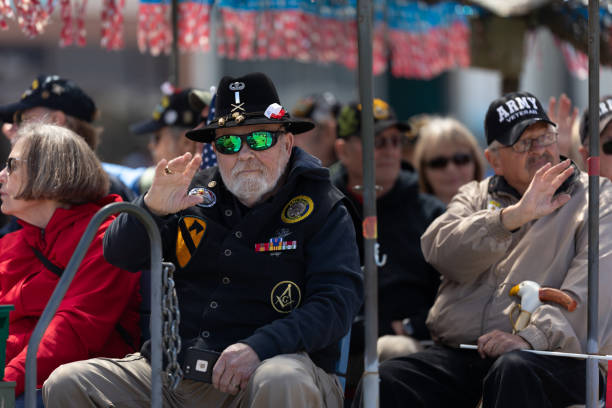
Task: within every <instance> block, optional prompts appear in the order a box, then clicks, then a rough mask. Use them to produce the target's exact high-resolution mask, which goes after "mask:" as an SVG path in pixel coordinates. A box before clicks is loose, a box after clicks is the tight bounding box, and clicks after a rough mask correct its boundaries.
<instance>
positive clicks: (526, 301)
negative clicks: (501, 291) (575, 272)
mask: <svg viewBox="0 0 612 408" xmlns="http://www.w3.org/2000/svg"><path fill="white" fill-rule="evenodd" d="M510 296H518V297H519V298H521V303H520V305H519V307H520V313H519V316H518V318H517V319H516V321H515V322H513V323H512V326H513V333H517V332H519V331H521V330H523V329H524V328H525V327H527V325H528V324H529V319H530V318H531V314H532V313H533V312H534V311H535V310H536V309H537V308H538V307H539V306H540V305H541V304H542V303H543V302H553V303H557V304H559V305H561V306H563V307H564V308H566V309H567V310H568V311H570V312H573V311H574V310H575V309H576V306H577V303H576V301H575V300H574V299H572V297H571V296H570V295H568V294H567V293H565V292H563V291H562V290H559V289H555V288H542V287H540V285H539V284H538V283H537V282H534V281H523V282H521V283H519V284H518V285H515V286H513V287H512V289H510Z"/></svg>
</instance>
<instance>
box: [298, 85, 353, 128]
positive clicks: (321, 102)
mask: <svg viewBox="0 0 612 408" xmlns="http://www.w3.org/2000/svg"><path fill="white" fill-rule="evenodd" d="M340 107H341V105H340V103H339V102H338V99H336V97H335V96H334V94H333V93H331V92H323V93H319V94H313V95H308V96H305V97H303V98H301V99H300V100H299V101H297V103H296V104H295V106H294V107H293V110H292V111H291V114H292V115H293V116H294V117H296V118H306V119H311V120H313V121H315V122H322V121H324V120H326V119H329V118H330V117H331V118H335V117H336V116H338V112H339V111H340Z"/></svg>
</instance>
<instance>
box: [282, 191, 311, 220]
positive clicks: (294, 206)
mask: <svg viewBox="0 0 612 408" xmlns="http://www.w3.org/2000/svg"><path fill="white" fill-rule="evenodd" d="M312 210H314V203H313V202H312V199H311V198H310V197H308V196H305V195H300V196H297V197H294V198H292V199H291V201H289V202H288V203H287V205H285V208H283V212H282V213H281V220H283V222H284V223H287V224H294V223H296V222H300V221H302V220H303V219H304V218H306V217H308V216H309V215H310V213H312Z"/></svg>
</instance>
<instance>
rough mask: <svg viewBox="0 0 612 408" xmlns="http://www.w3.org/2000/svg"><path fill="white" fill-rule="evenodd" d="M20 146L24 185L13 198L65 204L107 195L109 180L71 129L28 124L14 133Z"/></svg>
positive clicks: (95, 158)
mask: <svg viewBox="0 0 612 408" xmlns="http://www.w3.org/2000/svg"><path fill="white" fill-rule="evenodd" d="M17 138H18V142H19V143H23V155H22V157H21V159H22V160H24V161H25V166H24V169H27V171H26V175H25V176H26V177H25V182H24V184H23V187H22V189H21V191H20V192H19V194H18V195H17V196H16V198H19V199H22V200H44V199H46V200H55V201H59V202H61V203H65V204H82V203H86V202H91V201H97V200H99V199H101V198H102V197H104V196H105V195H106V194H108V189H109V180H108V176H107V174H106V173H105V172H104V170H103V169H102V165H101V164H100V161H99V160H98V158H97V157H96V155H95V153H94V152H93V150H92V149H91V148H90V147H89V145H88V144H87V143H86V142H85V141H84V140H83V138H81V137H80V136H79V135H77V134H76V133H74V132H73V131H71V130H70V129H67V128H64V127H61V126H57V125H51V124H43V123H29V124H25V125H23V126H21V127H20V128H19V130H18V132H17Z"/></svg>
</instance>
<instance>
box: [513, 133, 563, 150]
mask: <svg viewBox="0 0 612 408" xmlns="http://www.w3.org/2000/svg"><path fill="white" fill-rule="evenodd" d="M556 142H557V132H546V133H544V134H543V135H541V136H538V137H536V138H533V139H523V140H519V141H518V142H516V143H515V144H513V145H512V146H506V147H512V149H514V151H515V152H517V153H525V152H528V151H529V150H531V148H532V147H533V146H536V147H545V146H550V145H551V144H553V143H556Z"/></svg>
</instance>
